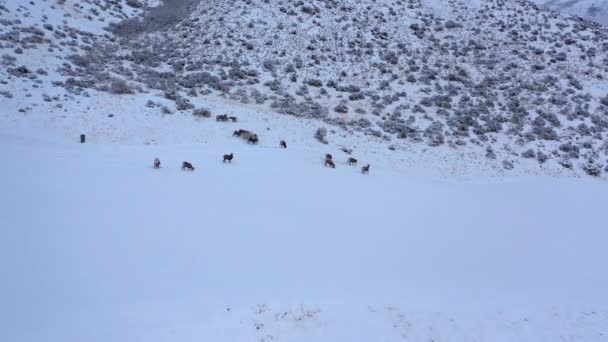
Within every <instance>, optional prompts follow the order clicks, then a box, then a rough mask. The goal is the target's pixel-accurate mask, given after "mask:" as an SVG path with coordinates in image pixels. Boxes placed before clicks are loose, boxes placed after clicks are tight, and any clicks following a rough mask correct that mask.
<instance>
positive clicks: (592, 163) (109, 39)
mask: <svg viewBox="0 0 608 342" xmlns="http://www.w3.org/2000/svg"><path fill="white" fill-rule="evenodd" d="M5 2H6V1H5ZM19 2H20V1H17V2H12V1H11V2H6V4H5V5H4V6H3V11H2V13H3V14H2V15H3V19H4V18H6V19H4V20H3V26H2V27H0V29H1V30H2V34H1V35H0V39H2V41H3V43H2V46H1V49H2V54H3V57H2V58H3V62H2V63H3V65H4V68H3V70H0V72H1V73H2V74H3V75H5V76H6V81H5V82H3V84H0V91H1V94H2V95H3V96H5V99H4V101H5V102H6V103H8V104H9V106H10V107H11V108H16V109H17V111H18V112H15V113H10V115H9V116H11V117H14V116H21V115H24V114H22V113H27V112H28V111H30V109H31V107H32V106H33V105H35V104H36V103H37V102H38V101H39V100H40V99H43V100H44V101H47V102H48V106H52V107H60V108H63V107H64V106H69V104H68V102H73V101H83V102H86V101H87V99H86V97H87V96H91V93H92V92H93V91H94V90H97V91H107V92H110V93H115V94H122V95H124V96H125V97H131V96H135V95H137V97H139V98H141V97H142V96H141V95H142V94H152V95H160V96H162V97H163V98H165V99H167V100H170V102H169V103H166V101H157V100H156V99H152V100H151V101H152V103H150V104H149V105H150V106H155V104H154V102H163V104H162V105H160V106H156V111H157V113H158V114H159V115H162V113H165V114H167V113H173V112H176V111H177V112H184V113H192V112H193V110H194V109H195V108H194V105H193V103H200V102H201V101H195V100H196V99H200V100H203V103H204V102H205V101H211V100H216V99H218V98H219V99H221V100H223V101H228V102H232V103H233V104H240V105H245V106H248V105H251V104H254V105H256V106H257V107H258V109H259V110H260V111H265V112H270V113H283V114H288V115H293V116H296V117H301V118H313V119H317V120H322V121H323V122H324V123H325V124H329V125H332V126H333V127H335V128H334V129H335V130H336V131H338V132H340V133H341V134H350V133H351V132H360V133H362V134H365V135H367V136H370V137H371V138H373V139H376V140H379V141H384V142H385V147H390V146H392V145H405V146H409V147H412V146H414V148H415V149H426V148H430V147H432V148H449V149H451V150H452V151H453V154H456V155H458V154H472V155H475V156H477V158H479V159H489V160H487V161H485V162H487V163H491V164H493V165H494V166H495V167H501V168H503V167H504V168H505V169H506V170H513V169H517V168H518V167H519V166H518V164H524V165H528V164H531V163H530V162H534V164H535V165H534V166H533V167H530V168H528V167H526V170H520V172H539V170H543V169H555V167H554V166H553V165H558V166H559V168H562V169H564V170H562V171H561V172H562V173H567V174H577V175H592V176H602V174H603V173H605V169H606V167H608V162H607V153H608V145H607V144H606V143H605V140H606V134H607V131H608V119H607V115H608V114H607V113H608V85H607V84H608V83H607V82H606V81H605V79H606V77H607V76H608V64H607V63H608V55H607V53H608V52H607V49H608V48H607V45H606V41H607V37H608V33H607V31H606V29H605V28H603V27H600V26H598V25H596V24H593V23H590V22H586V21H581V20H575V19H567V18H563V17H560V16H559V15H558V14H557V13H555V12H551V11H549V10H545V9H542V8H537V7H536V6H535V5H532V4H531V3H528V2H524V1H502V0H480V1H473V2H469V1H456V0H454V1H437V0H433V1H430V0H429V1H415V0H411V1H407V2H402V1H396V0H395V1H392V0H384V1H381V2H374V1H342V2H339V3H338V2H335V1H308V2H306V1H296V2H284V1H278V0H272V1H270V0H268V1H236V0H232V1H223V0H222V1H204V2H198V1H194V0H192V1H178V0H175V1H171V2H168V3H167V4H165V5H164V6H161V7H157V8H153V9H149V10H145V7H139V5H137V6H136V7H138V8H137V9H133V8H131V7H129V6H128V5H127V4H126V3H123V2H109V1H106V2H104V1H101V0H99V1H97V2H91V3H86V4H87V5H86V6H92V7H91V8H88V7H87V9H86V11H84V9H83V10H81V11H80V12H82V11H84V12H87V13H89V12H91V13H93V11H94V10H95V11H96V12H95V13H98V18H97V19H96V18H95V16H91V15H89V14H87V15H86V16H84V17H82V18H81V17H78V18H79V19H78V20H74V21H72V20H69V18H71V17H74V16H76V14H74V13H79V12H74V11H75V10H74V6H76V5H75V3H74V2H68V1H63V2H61V3H62V4H63V5H62V6H57V5H55V4H53V2H42V3H35V4H33V5H32V4H30V3H29V2H23V3H22V4H21V5H20V6H16V5H15V4H16V3H19ZM77 3H78V4H79V3H80V2H77ZM104 4H105V5H104ZM110 4H112V5H111V6H110ZM144 5H145V3H144V2H142V3H141V6H144ZM152 5H155V4H152ZM80 6H84V5H80ZM97 8H102V9H101V10H98V9H97ZM73 10H74V11H73ZM45 11H47V12H49V11H50V12H52V13H54V15H52V16H49V15H47V17H48V19H44V18H45V17H44V14H42V13H46V12H45ZM61 11H64V12H65V13H64V12H61ZM73 12H74V13H73ZM61 13H64V14H63V15H61ZM139 14H141V15H142V16H141V17H134V16H137V15H139ZM41 15H42V18H43V20H42V21H39V22H37V23H35V22H34V23H32V22H29V21H26V20H25V19H23V18H22V17H31V18H38V17H40V16H41ZM67 15H69V17H67ZM52 18H55V19H52ZM57 18H64V19H57ZM65 18H68V19H65ZM123 18H127V19H126V20H124V21H119V20H118V19H123ZM44 20H48V21H51V20H54V21H53V23H54V24H53V25H54V26H52V27H50V28H49V27H48V26H47V25H46V24H45V21H44ZM58 20H61V21H58ZM88 22H91V24H90V25H89V24H88ZM100 23H112V28H111V29H109V31H103V30H102V31H99V30H98V29H96V27H98V26H99V25H100ZM32 25H33V26H32ZM86 29H90V30H89V31H87V30H86ZM38 90H42V91H38ZM199 112H200V111H199ZM213 114H217V113H213ZM53 119H54V118H53ZM504 156H506V157H504ZM547 164H552V165H549V166H547ZM552 173H555V172H554V171H552Z"/></svg>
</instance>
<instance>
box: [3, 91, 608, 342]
mask: <svg viewBox="0 0 608 342" xmlns="http://www.w3.org/2000/svg"><path fill="white" fill-rule="evenodd" d="M108 102H111V101H108ZM134 108H136V107H133V108H132V110H131V113H130V114H131V115H130V116H131V117H139V119H140V120H143V118H145V115H142V114H141V113H139V112H138V111H137V110H135V109H134ZM97 110H98V111H100V113H99V117H98V118H97V119H95V117H94V116H92V114H90V115H89V116H90V117H91V120H98V121H99V122H101V121H102V119H101V117H105V115H103V110H102V109H99V108H97ZM242 110H243V111H247V109H242ZM123 111H126V109H123ZM234 111H235V110H234V108H231V107H229V106H221V105H219V104H217V107H215V109H214V112H215V113H221V112H230V113H234ZM120 113H121V112H117V115H118V118H120ZM134 113H139V114H134ZM240 114H241V115H242V116H241V122H239V124H238V126H237V125H235V124H228V123H217V122H215V121H214V120H213V119H207V121H202V122H197V121H196V120H194V119H192V118H183V117H182V118H180V116H179V115H178V114H176V115H175V116H174V117H172V118H171V119H165V120H166V121H165V122H166V123H168V124H167V126H162V125H161V124H157V126H156V127H155V129H156V131H151V132H150V136H154V135H155V133H156V134H158V135H159V136H161V137H162V136H164V137H165V138H164V141H165V142H164V143H163V142H162V139H160V140H161V142H160V143H158V142H157V143H154V144H148V145H146V144H143V143H141V142H135V140H134V139H132V140H131V142H130V143H129V142H121V141H114V142H112V141H107V140H106V139H108V138H109V137H111V136H113V134H114V133H118V132H120V131H116V132H113V131H111V130H108V131H103V130H100V131H98V132H97V133H96V134H97V136H95V134H94V135H93V140H92V142H89V143H86V144H79V143H77V142H76V140H77V135H75V134H74V135H73V139H71V140H68V139H67V137H68V136H69V135H70V134H73V133H74V132H72V131H71V130H66V129H65V126H64V127H63V128H60V127H61V126H59V127H55V128H52V127H49V128H48V129H47V130H43V129H40V130H38V129H36V128H35V127H36V124H35V122H36V120H35V119H34V117H29V120H31V121H29V122H30V123H31V125H21V124H18V123H15V122H13V123H7V124H6V125H3V126H2V130H1V131H0V132H2V134H0V144H1V145H2V151H3V158H4V161H5V165H4V167H3V168H2V170H1V171H0V188H2V189H4V191H3V192H2V196H0V208H2V209H1V211H0V218H1V221H2V223H1V224H0V225H1V226H2V227H3V229H2V236H1V239H0V241H2V245H1V246H0V247H1V248H0V260H2V261H1V264H0V265H1V267H2V270H3V274H4V275H5V276H4V280H3V282H2V283H1V285H0V294H1V295H0V302H1V303H2V308H3V309H2V310H0V322H2V324H1V325H2V326H1V327H0V328H1V329H0V331H1V332H0V339H1V340H4V341H40V340H45V341H110V340H111V341H194V340H197V341H200V340H210V339H215V340H254V339H255V340H258V341H262V340H263V341H270V340H286V341H304V340H307V341H310V340H315V341H334V340H347V339H348V340H355V341H357V340H361V341H363V340H373V339H381V340H385V341H398V340H403V339H405V340H408V339H409V340H431V339H432V340H435V341H465V340H468V341H472V340H479V341H512V340H517V341H550V340H559V339H562V338H569V339H570V340H573V341H591V340H593V341H606V340H607V335H606V334H607V333H608V311H607V304H608V297H606V296H605V289H606V288H607V287H608V276H607V274H606V272H603V269H604V268H605V267H604V260H606V257H607V254H608V253H607V252H606V249H605V241H606V238H607V233H606V231H605V223H604V222H606V219H607V218H608V214H606V212H605V210H604V204H603V201H602V199H603V197H605V196H604V194H605V193H606V190H607V187H608V186H607V185H606V183H605V182H604V181H600V180H594V179H587V178H585V179H573V178H570V179H568V178H548V177H530V176H528V177H526V176H520V177H512V178H489V177H476V178H475V180H474V181H471V180H469V181H462V180H459V179H458V178H457V177H448V176H446V175H442V176H441V177H439V176H438V175H437V174H435V173H431V174H429V175H426V176H425V175H424V174H423V173H422V172H420V173H415V172H414V171H412V172H413V174H408V172H407V169H406V168H403V166H401V167H399V168H396V167H395V165H394V161H392V160H390V159H385V158H384V157H383V155H382V154H380V156H378V155H374V153H373V152H374V151H373V150H368V151H366V150H357V154H356V155H354V156H355V157H357V158H358V159H359V161H360V164H361V163H366V162H367V161H368V160H371V161H372V162H371V164H372V167H371V172H370V174H369V175H362V174H360V172H359V170H358V167H349V166H347V165H345V160H346V155H345V154H341V153H340V152H337V151H336V149H337V147H336V146H335V145H333V144H334V143H335V140H333V141H332V144H331V145H329V146H326V145H322V144H319V143H317V142H315V141H314V140H313V139H312V132H313V131H314V127H316V126H314V125H311V123H307V122H296V120H291V119H283V120H281V119H277V118H273V117H272V116H269V117H265V119H264V117H257V116H256V115H255V114H253V113H250V115H248V116H245V115H244V114H243V113H242V112H241V113H240ZM269 118H270V119H273V120H269ZM274 119H276V120H274ZM23 120H25V119H23ZM66 120H69V119H66ZM180 121H183V123H182V124H184V125H185V122H188V123H189V125H190V126H191V127H193V128H192V130H200V131H201V140H198V141H195V140H191V141H190V142H187V141H186V140H187V139H189V137H190V135H189V134H190V131H188V130H187V129H184V130H183V132H185V133H184V134H185V136H186V137H187V139H186V138H184V136H181V134H182V130H179V129H177V130H176V127H185V126H179V122H180ZM292 121H293V122H292ZM22 122H23V121H22ZM68 122H72V125H74V123H76V122H78V121H68ZM139 122H140V123H141V122H145V121H139ZM170 122H178V124H173V125H171V124H169V123H170ZM129 123H131V124H130V125H131V126H129ZM176 125H178V126H176ZM240 125H245V126H244V127H259V128H260V129H261V127H264V126H265V125H269V126H272V127H273V128H272V129H271V130H270V132H269V133H266V134H264V132H262V139H263V140H262V143H261V145H260V146H251V145H247V144H245V143H244V142H243V141H241V140H239V139H236V138H231V137H230V133H231V131H232V129H233V128H235V127H240ZM273 125H275V126H273ZM298 125H300V126H298ZM307 125H308V129H305V127H307ZM125 126H126V128H130V129H131V130H133V132H138V133H140V132H145V129H141V128H138V127H139V126H140V125H139V124H137V121H129V120H125V121H122V122H121V125H116V126H115V127H116V128H118V127H125ZM277 126H278V127H277ZM275 127H276V128H275ZM280 127H284V130H283V131H281V128H280ZM62 129H63V132H64V133H63V135H62V134H59V133H58V132H61V130H62ZM72 129H75V127H72ZM258 131H260V132H261V130H258ZM159 132H162V133H163V134H159ZM203 132H204V134H203ZM298 132H300V133H298ZM302 132H309V133H310V134H306V135H305V134H304V133H302ZM141 134H142V135H143V133H141ZM125 136H128V134H125ZM269 136H270V137H275V136H276V137H279V136H287V138H286V139H287V141H288V144H289V146H288V147H289V148H288V149H287V150H282V149H279V148H275V146H274V145H278V144H275V143H278V140H276V142H275V141H273V140H272V139H270V138H269ZM169 137H173V139H174V140H173V141H168V140H167V139H168V138H169ZM180 139H183V140H180ZM351 139H353V140H352V141H356V138H354V137H353V138H351ZM330 140H331V136H330ZM230 152H234V153H235V159H234V161H233V163H232V164H222V162H221V156H222V155H223V154H224V153H230ZM326 152H331V153H332V154H334V158H335V159H336V161H337V168H336V169H329V168H324V167H323V165H322V159H321V157H322V155H323V154H324V153H326ZM155 157H159V158H160V159H161V161H162V162H163V167H162V168H161V169H160V170H154V169H152V167H151V163H152V160H153V159H154V158H155ZM184 160H187V161H190V162H192V163H193V164H194V166H195V167H196V170H195V171H194V172H183V171H181V170H180V169H179V167H180V165H181V162H182V161H184ZM425 166H428V165H420V166H419V167H420V169H424V167H425ZM410 171H411V170H410Z"/></svg>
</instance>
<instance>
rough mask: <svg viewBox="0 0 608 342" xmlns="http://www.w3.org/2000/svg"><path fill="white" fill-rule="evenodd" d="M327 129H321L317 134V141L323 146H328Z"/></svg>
mask: <svg viewBox="0 0 608 342" xmlns="http://www.w3.org/2000/svg"><path fill="white" fill-rule="evenodd" d="M326 137H327V129H325V128H323V127H321V128H319V129H317V131H316V132H315V139H317V140H318V141H319V142H321V143H323V144H327V143H328V142H327V138H326Z"/></svg>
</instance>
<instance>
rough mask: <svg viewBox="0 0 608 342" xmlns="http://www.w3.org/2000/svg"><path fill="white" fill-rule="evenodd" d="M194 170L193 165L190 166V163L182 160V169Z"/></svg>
mask: <svg viewBox="0 0 608 342" xmlns="http://www.w3.org/2000/svg"><path fill="white" fill-rule="evenodd" d="M186 170H188V171H194V166H192V164H190V163H188V162H186V161H185V162H182V171H186Z"/></svg>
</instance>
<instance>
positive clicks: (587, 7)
mask: <svg viewBox="0 0 608 342" xmlns="http://www.w3.org/2000/svg"><path fill="white" fill-rule="evenodd" d="M533 1H534V2H536V3H538V4H540V5H544V6H547V7H550V8H554V9H556V10H559V11H560V12H562V13H565V14H570V15H575V16H579V17H581V18H585V19H588V20H592V21H595V22H597V23H600V24H603V25H608V1H606V0H533Z"/></svg>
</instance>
